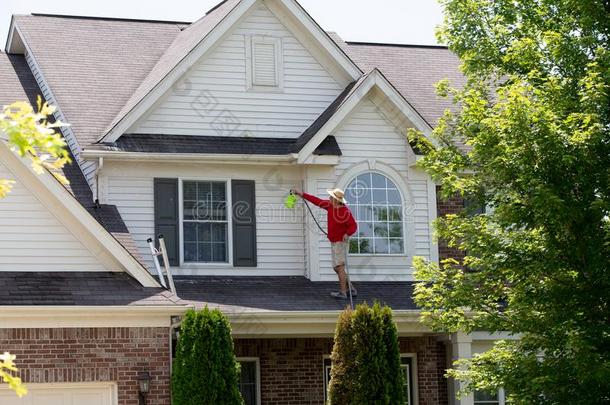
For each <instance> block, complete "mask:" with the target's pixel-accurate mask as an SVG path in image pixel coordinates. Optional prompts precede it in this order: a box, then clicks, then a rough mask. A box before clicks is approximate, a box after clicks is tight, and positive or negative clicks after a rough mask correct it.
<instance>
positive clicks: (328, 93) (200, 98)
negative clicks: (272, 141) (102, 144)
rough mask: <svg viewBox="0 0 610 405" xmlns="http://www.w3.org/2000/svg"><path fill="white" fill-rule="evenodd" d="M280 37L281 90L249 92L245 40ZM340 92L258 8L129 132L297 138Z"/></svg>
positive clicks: (271, 17) (269, 14)
mask: <svg viewBox="0 0 610 405" xmlns="http://www.w3.org/2000/svg"><path fill="white" fill-rule="evenodd" d="M248 35H267V36H274V37H280V38H281V39H282V46H281V49H282V52H283V55H282V56H283V58H282V59H283V68H284V69H283V72H280V73H281V74H283V75H284V80H283V90H280V91H266V92H265V91H261V90H256V89H250V90H248V89H247V80H246V71H247V69H246V50H245V46H246V42H247V41H246V37H247V36H248ZM341 91H342V86H340V85H339V84H338V83H337V82H336V81H335V79H333V77H332V76H331V75H330V74H329V72H328V71H327V70H326V69H325V68H324V67H323V66H322V65H321V64H320V63H318V61H317V60H316V59H315V58H314V57H313V56H312V55H311V54H310V53H309V51H308V50H307V49H306V48H305V47H304V46H303V45H302V44H301V43H300V42H299V41H298V39H297V38H295V37H294V36H293V35H292V34H291V33H290V32H289V31H288V29H287V28H286V27H285V26H284V25H283V24H282V23H281V22H280V21H279V20H278V19H277V18H276V17H275V15H273V13H272V12H271V11H270V10H269V9H268V8H267V7H266V6H264V5H262V4H258V5H257V6H255V8H254V9H253V10H251V11H250V13H249V14H247V16H246V17H245V18H244V19H243V20H242V21H241V22H240V23H239V24H238V26H237V27H236V28H235V29H234V30H233V31H232V32H230V34H229V35H228V36H227V37H225V39H223V40H221V42H220V43H219V45H218V46H217V47H216V48H215V49H213V50H212V51H211V53H208V54H207V55H204V56H203V58H202V60H201V61H200V62H199V63H198V64H197V65H195V66H194V67H193V68H192V69H191V70H190V71H189V73H188V76H186V79H185V80H182V81H181V83H180V84H179V85H177V86H174V87H173V88H172V89H171V90H170V93H169V94H168V95H166V96H165V99H164V100H163V101H162V102H161V103H160V104H159V105H158V106H157V107H156V108H155V109H154V110H153V111H152V113H150V115H149V116H147V117H146V118H144V119H143V120H141V121H140V122H139V123H136V124H135V125H134V128H131V129H130V130H129V131H127V132H128V133H130V132H131V133H151V134H178V135H208V136H246V135H247V136H259V137H286V138H293V137H297V136H299V135H300V134H301V133H302V132H303V131H304V130H305V129H306V128H307V127H308V126H309V125H310V124H311V123H312V122H313V121H314V120H315V119H316V118H317V117H318V115H319V114H320V113H321V112H322V111H324V109H325V108H326V107H327V106H328V105H329V104H330V103H331V102H332V101H333V100H334V99H335V98H336V96H337V95H338V94H339V93H340V92H341Z"/></svg>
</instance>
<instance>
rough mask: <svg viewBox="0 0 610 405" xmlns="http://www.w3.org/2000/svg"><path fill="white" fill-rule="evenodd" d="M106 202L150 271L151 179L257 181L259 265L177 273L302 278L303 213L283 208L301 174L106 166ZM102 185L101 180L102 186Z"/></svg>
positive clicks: (266, 170) (277, 169)
mask: <svg viewBox="0 0 610 405" xmlns="http://www.w3.org/2000/svg"><path fill="white" fill-rule="evenodd" d="M103 173H104V176H108V177H107V181H104V183H107V185H108V202H109V204H115V205H116V206H117V207H118V210H119V212H120V213H121V216H122V217H123V220H124V221H125V223H126V224H127V227H128V228H129V231H130V232H131V234H132V236H133V239H134V240H135V243H136V245H137V247H138V249H139V252H140V254H141V255H142V257H143V258H144V260H145V262H146V265H147V266H148V267H149V269H152V260H151V257H150V252H149V250H148V245H147V243H146V240H147V239H148V238H150V237H153V235H154V200H153V179H154V178H155V177H165V178H168V177H172V178H176V177H178V178H184V179H201V180H227V179H231V178H232V179H239V180H254V181H255V182H256V213H257V223H256V234H257V247H258V249H257V251H258V266H257V267H256V268H252V269H246V268H233V267H231V266H227V265H207V264H205V265H193V264H188V265H184V266H182V267H181V268H180V269H178V270H176V274H183V275H190V274H229V275H246V274H247V275H304V274H305V241H304V228H303V212H302V211H300V210H296V209H295V210H287V209H286V208H284V198H285V196H286V194H287V192H288V190H289V189H290V188H291V187H294V186H296V185H299V184H300V183H299V171H298V170H297V169H296V168H294V167H293V168H290V167H285V168H284V167H273V166H271V167H263V166H255V165H253V166H241V165H234V166H231V165H228V166H210V165H173V164H140V165H138V166H137V167H134V166H130V165H128V164H127V165H124V164H119V163H115V162H108V163H107V165H105V166H104V171H103ZM100 184H102V182H100Z"/></svg>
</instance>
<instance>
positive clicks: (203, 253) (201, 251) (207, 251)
mask: <svg viewBox="0 0 610 405" xmlns="http://www.w3.org/2000/svg"><path fill="white" fill-rule="evenodd" d="M197 261H198V262H202V263H206V262H211V261H212V244H211V243H199V244H197Z"/></svg>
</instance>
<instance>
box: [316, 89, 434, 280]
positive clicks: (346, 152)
mask: <svg viewBox="0 0 610 405" xmlns="http://www.w3.org/2000/svg"><path fill="white" fill-rule="evenodd" d="M334 135H335V136H336V138H337V142H338V143H339V146H340V147H341V151H342V152H343V155H342V156H341V161H340V163H339V165H337V167H336V168H335V176H336V177H335V179H320V180H318V190H317V193H318V195H320V196H324V195H326V191H325V190H326V189H327V188H331V187H334V186H335V184H340V183H345V186H347V184H348V183H349V181H351V179H352V177H353V176H355V175H356V174H358V173H350V168H352V167H354V166H357V165H359V164H362V163H365V164H366V168H365V169H364V170H370V167H371V166H372V167H373V170H377V171H379V172H381V173H383V174H386V175H388V174H389V173H384V170H383V169H382V168H379V166H381V165H387V166H389V167H391V169H392V170H393V171H394V172H397V174H398V176H400V179H401V181H402V182H403V183H404V186H403V187H401V186H400V185H399V184H397V186H398V187H399V188H401V191H402V193H403V198H404V197H406V198H407V200H406V201H403V204H405V205H406V209H405V210H403V212H404V213H405V218H404V226H403V233H404V235H405V238H406V246H405V249H406V250H405V254H404V255H391V256H373V255H366V256H365V255H363V256H351V257H350V258H349V263H348V264H351V266H350V269H351V274H352V276H353V278H354V279H355V280H364V279H366V280H378V281H384V280H386V281H394V280H410V279H412V274H413V269H412V266H411V261H412V259H413V256H414V255H417V256H424V257H426V258H430V257H431V250H430V249H431V239H430V238H431V232H430V222H431V220H432V219H433V218H431V217H430V214H429V208H430V207H429V201H428V199H429V194H428V191H429V190H428V187H429V184H430V183H429V181H428V178H427V176H425V175H423V174H422V173H419V172H417V171H414V170H412V169H411V168H410V167H409V162H411V161H412V157H413V152H412V150H411V148H410V147H409V145H408V142H407V140H406V137H405V136H404V135H402V134H401V133H400V131H399V130H398V129H396V128H395V126H394V125H393V124H392V123H391V122H390V121H388V120H387V119H386V118H385V117H384V115H383V113H382V112H381V111H380V110H379V109H378V108H377V106H376V105H375V104H374V103H373V102H372V101H370V100H369V99H364V100H363V101H362V102H361V103H360V104H359V105H358V106H356V108H355V109H354V110H353V111H352V112H351V113H350V115H349V116H348V117H347V118H346V119H345V120H344V122H343V123H342V124H341V126H340V127H339V128H338V130H337V131H335V134H334ZM348 176H349V177H350V178H347V177H348ZM388 177H390V176H388ZM404 188H406V189H404ZM430 203H432V204H434V202H430ZM319 243H320V277H321V279H322V280H334V279H336V275H335V273H334V271H333V270H332V265H331V259H330V245H329V243H328V240H326V239H325V238H324V237H320V242H319Z"/></svg>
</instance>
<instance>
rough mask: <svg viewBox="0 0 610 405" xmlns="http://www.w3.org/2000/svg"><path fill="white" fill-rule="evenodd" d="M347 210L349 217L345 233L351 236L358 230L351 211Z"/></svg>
mask: <svg viewBox="0 0 610 405" xmlns="http://www.w3.org/2000/svg"><path fill="white" fill-rule="evenodd" d="M347 212H348V213H349V218H348V219H347V231H346V233H347V235H349V236H352V235H353V234H355V233H356V231H357V230H358V224H357V223H356V220H355V219H354V216H353V215H352V213H351V211H347Z"/></svg>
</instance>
